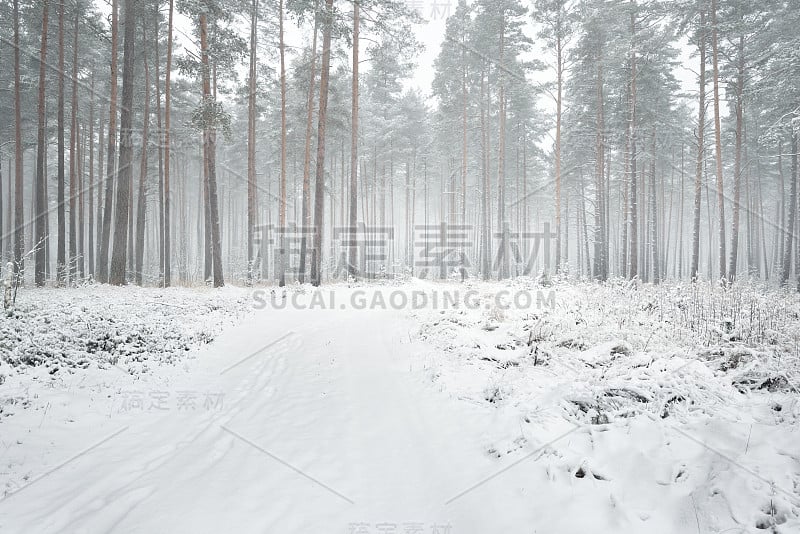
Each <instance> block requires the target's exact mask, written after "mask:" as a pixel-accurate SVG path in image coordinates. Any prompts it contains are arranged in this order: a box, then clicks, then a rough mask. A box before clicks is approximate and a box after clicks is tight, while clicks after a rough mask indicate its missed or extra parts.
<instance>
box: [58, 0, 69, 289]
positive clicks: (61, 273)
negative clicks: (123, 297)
mask: <svg viewBox="0 0 800 534" xmlns="http://www.w3.org/2000/svg"><path fill="white" fill-rule="evenodd" d="M64 4H65V3H64V2H63V1H62V2H59V3H58V97H57V99H58V102H57V104H56V105H57V107H58V110H57V116H58V117H57V121H58V123H57V126H56V128H57V132H56V138H57V145H58V176H57V179H56V180H57V181H56V185H57V189H58V190H57V193H56V194H57V195H58V196H57V199H56V202H57V207H56V211H57V216H58V222H57V224H58V227H57V235H58V241H57V245H56V247H57V250H56V280H57V283H58V285H64V283H65V282H66V279H67V271H66V253H67V250H66V217H65V212H64V203H65V200H66V199H65V197H64V185H65V184H64V180H65V176H64V174H65V169H64V159H65V155H64V69H65V67H64Z"/></svg>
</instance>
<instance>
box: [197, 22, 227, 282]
mask: <svg viewBox="0 0 800 534" xmlns="http://www.w3.org/2000/svg"><path fill="white" fill-rule="evenodd" d="M200 46H201V50H202V69H203V107H204V108H205V109H206V110H209V109H210V108H212V107H214V106H216V101H215V99H214V97H213V96H212V94H211V78H210V72H209V63H208V19H207V16H206V14H205V13H201V14H200ZM209 115H210V113H208V112H207V113H206V118H205V123H206V124H204V128H205V131H204V133H203V141H204V145H205V150H204V152H205V157H206V161H207V164H206V166H207V170H208V206H209V217H210V224H211V257H212V263H213V274H214V287H222V286H224V285H225V280H224V278H223V276H222V243H221V242H220V230H219V202H218V197H217V170H216V144H217V130H216V125H215V124H208V122H210V121H209ZM212 120H213V119H212Z"/></svg>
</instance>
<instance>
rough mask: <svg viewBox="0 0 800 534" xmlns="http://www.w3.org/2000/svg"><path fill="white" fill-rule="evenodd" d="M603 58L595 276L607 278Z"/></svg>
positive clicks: (600, 65)
mask: <svg viewBox="0 0 800 534" xmlns="http://www.w3.org/2000/svg"><path fill="white" fill-rule="evenodd" d="M602 61H603V58H602V55H600V54H598V57H597V79H596V96H597V126H596V134H595V154H596V158H597V161H596V168H595V198H594V204H595V205H594V269H593V270H594V277H595V278H597V279H599V280H605V279H606V273H605V269H604V264H605V259H604V258H605V208H604V204H603V202H604V200H603V192H604V190H605V187H604V182H605V179H604V177H605V175H604V173H605V132H604V130H605V117H604V110H603V108H604V106H603V63H602Z"/></svg>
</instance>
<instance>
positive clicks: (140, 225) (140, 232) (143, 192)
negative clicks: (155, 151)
mask: <svg viewBox="0 0 800 534" xmlns="http://www.w3.org/2000/svg"><path fill="white" fill-rule="evenodd" d="M155 37H156V39H157V38H158V35H156V36H155ZM142 42H143V43H146V42H147V25H146V24H142ZM143 62H144V117H143V118H142V158H141V161H140V166H139V191H138V200H137V201H136V248H135V250H136V262H135V265H134V277H135V279H136V285H139V286H140V285H142V278H143V277H142V269H143V268H144V232H145V223H146V217H147V155H148V154H147V150H148V148H149V144H150V143H149V142H148V140H149V139H150V66H149V65H148V61H147V51H145V54H144V56H143Z"/></svg>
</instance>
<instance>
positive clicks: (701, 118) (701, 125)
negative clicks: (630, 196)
mask: <svg viewBox="0 0 800 534" xmlns="http://www.w3.org/2000/svg"><path fill="white" fill-rule="evenodd" d="M699 4H700V29H699V36H698V37H699V39H698V41H699V42H698V45H697V46H698V48H699V49H700V89H699V92H698V94H699V105H698V111H697V115H698V117H697V168H696V172H695V178H694V224H693V225H692V265H691V267H690V268H689V275H690V276H691V279H692V281H693V282H694V281H697V273H698V269H699V265H700V208H701V201H702V196H703V169H704V166H703V163H704V161H705V127H706V27H705V26H706V12H705V8H704V6H703V0H699ZM709 246H711V243H709Z"/></svg>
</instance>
